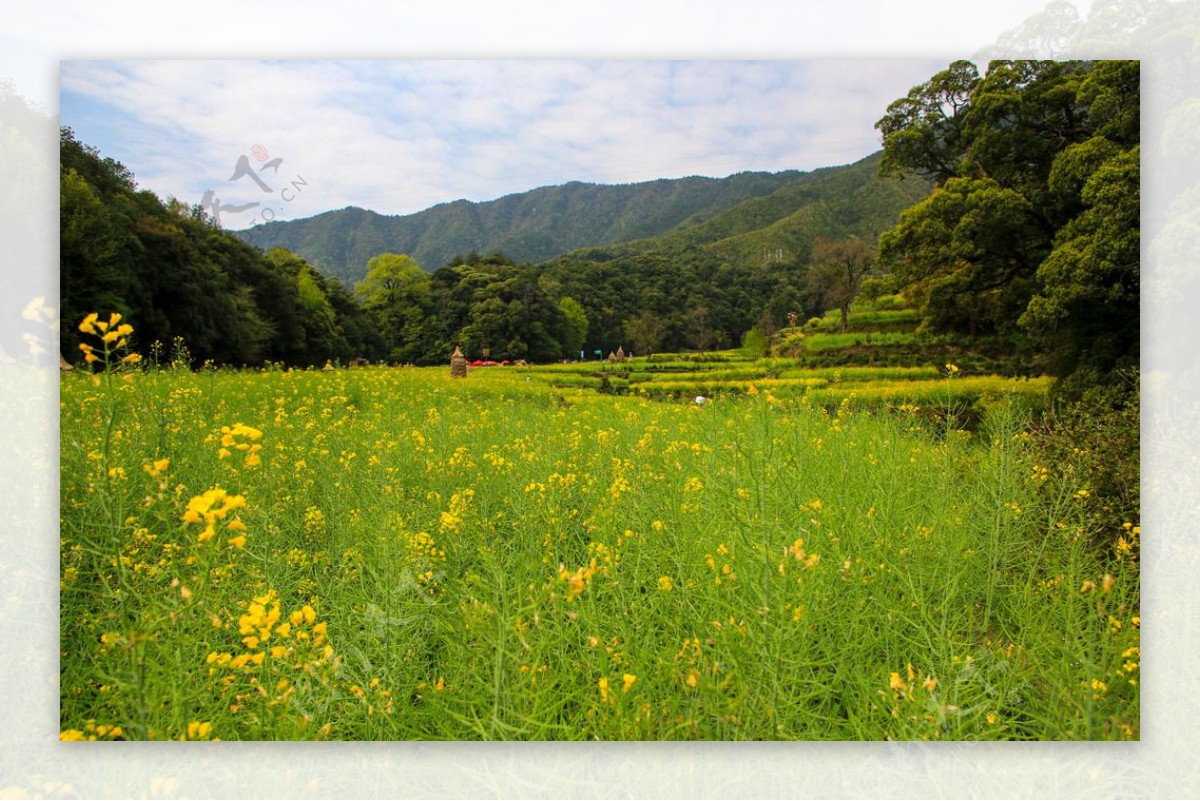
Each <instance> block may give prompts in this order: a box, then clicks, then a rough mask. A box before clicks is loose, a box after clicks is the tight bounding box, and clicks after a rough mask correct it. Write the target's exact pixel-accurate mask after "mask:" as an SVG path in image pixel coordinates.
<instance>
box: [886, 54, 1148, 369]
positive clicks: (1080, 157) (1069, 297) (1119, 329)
mask: <svg viewBox="0 0 1200 801" xmlns="http://www.w3.org/2000/svg"><path fill="white" fill-rule="evenodd" d="M1139 103H1140V101H1139V67H1138V64H1137V63H1136V62H1131V61H1100V62H1083V61H1065V62H1058V61H993V62H992V63H991V64H989V66H988V70H987V73H986V75H985V76H983V77H980V75H979V74H978V72H977V71H976V69H975V67H974V66H973V65H971V64H970V63H969V62H955V63H954V64H952V65H951V67H950V68H949V69H947V70H945V71H943V72H941V73H938V74H937V75H935V76H934V77H933V78H931V79H930V80H929V81H928V82H926V83H925V84H923V85H921V86H918V87H915V88H914V89H913V90H912V91H911V92H910V93H909V94H908V96H907V97H905V98H902V99H900V100H897V101H896V102H895V103H893V104H892V105H891V106H890V107H889V108H888V113H887V115H886V116H885V117H884V118H883V119H881V120H880V121H879V122H878V123H877V127H878V128H879V130H880V131H881V133H882V134H883V137H884V156H883V163H882V168H883V169H884V171H885V172H886V171H893V170H897V169H901V168H906V169H909V170H914V171H916V172H918V173H921V174H924V175H927V176H930V177H931V178H933V179H934V180H935V181H936V184H937V186H936V188H935V190H934V192H933V194H931V195H930V196H929V197H927V198H925V199H924V200H922V201H921V202H920V203H918V204H916V205H915V206H913V207H912V208H910V209H908V210H907V211H905V212H904V213H903V214H902V215H901V217H900V221H899V223H898V224H897V225H896V226H894V227H893V228H892V229H891V230H889V231H887V232H886V233H884V234H883V235H882V236H881V237H880V240H879V243H880V256H881V259H882V261H883V262H884V263H885V264H886V265H887V266H888V267H889V268H890V269H891V271H892V276H893V280H894V282H895V288H896V289H900V290H902V291H903V292H904V295H905V297H906V298H908V300H909V301H910V302H912V303H913V304H914V305H915V306H916V308H917V309H918V310H919V312H920V314H921V316H922V319H923V323H922V325H923V329H924V330H926V331H931V332H960V333H966V334H970V335H976V334H996V335H1000V336H1003V337H1005V338H1007V339H1009V340H1010V341H1011V342H1013V343H1014V345H1016V346H1018V347H1019V348H1021V349H1022V351H1023V354H1024V358H1025V361H1026V366H1027V368H1028V369H1031V370H1046V371H1049V372H1051V373H1053V374H1054V375H1057V376H1059V377H1067V376H1072V375H1074V378H1073V379H1072V380H1070V381H1068V382H1065V383H1064V385H1063V386H1064V388H1066V387H1072V386H1074V387H1078V388H1080V389H1083V388H1086V386H1087V385H1090V384H1092V383H1097V382H1099V383H1108V382H1111V381H1113V380H1116V379H1115V376H1116V374H1117V371H1119V370H1121V369H1125V368H1130V367H1135V366H1136V365H1137V360H1138V353H1139V352H1138V339H1139V318H1138V308H1139V291H1140V279H1139V273H1140V261H1139V244H1140V234H1139V228H1140V206H1139V193H1138V187H1139V175H1140V173H1139V163H1138V157H1139V144H1138V142H1139V133H1138V131H1139Z"/></svg>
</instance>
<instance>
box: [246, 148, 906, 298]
mask: <svg viewBox="0 0 1200 801" xmlns="http://www.w3.org/2000/svg"><path fill="white" fill-rule="evenodd" d="M878 161H879V154H878V153H876V154H873V155H871V156H868V157H867V158H865V159H862V160H860V161H858V162H855V163H854V164H850V165H845V166H842V167H828V168H823V169H820V170H814V171H812V172H802V171H799V170H787V171H783V172H776V173H768V172H741V173H737V174H734V175H730V176H728V177H726V178H705V177H698V176H693V177H688V178H677V179H659V180H655V181H645V182H641V183H632V184H617V185H606V184H590V183H582V182H579V181H572V182H569V183H566V184H562V185H557V186H545V187H540V188H538V189H532V190H529V191H527V192H520V193H517V194H512V195H506V196H504V197H501V198H498V199H496V200H491V201H486V202H472V201H467V200H456V201H453V202H450V203H443V204H439V205H437V206H433V207H431V208H428V209H425V210H424V211H420V212H417V213H414V214H407V215H384V214H379V213H377V212H373V211H369V210H367V209H362V208H357V207H348V208H344V209H340V210H337V211H329V212H325V213H323V214H318V215H316V216H313V217H308V218H305V219H301V220H291V221H276V222H270V223H266V224H264V225H260V226H256V227H254V228H251V229H248V230H246V231H241V232H238V233H239V235H240V236H241V237H242V238H243V239H244V240H245V241H246V242H249V243H250V244H253V245H257V246H259V247H261V248H263V249H264V250H269V249H270V248H272V247H283V248H286V249H288V250H290V251H292V252H294V253H296V254H298V255H300V256H302V257H303V258H304V259H306V260H307V261H308V262H309V263H311V264H312V265H314V266H315V267H316V268H317V269H319V270H320V271H321V272H322V273H324V274H326V275H332V276H337V277H339V278H341V279H342V280H343V281H344V282H345V283H346V285H347V286H350V287H353V285H354V284H356V283H357V282H358V281H359V280H361V279H362V277H363V276H364V275H365V274H366V264H367V261H368V260H369V259H370V258H371V257H373V256H375V255H378V254H379V253H385V252H391V253H406V254H408V255H410V256H412V257H413V258H414V259H416V260H417V262H418V263H419V264H420V265H421V266H422V267H423V268H424V269H425V270H427V271H429V272H432V271H434V270H436V269H438V268H439V267H441V266H443V265H445V264H447V263H448V262H450V261H451V260H453V259H454V258H455V257H456V256H466V255H468V254H470V253H472V252H474V253H480V254H486V253H496V252H500V253H503V254H504V255H505V256H507V257H508V258H510V259H512V260H513V261H516V262H530V263H541V262H544V261H547V260H549V259H552V258H555V257H558V256H561V255H563V254H566V253H569V252H571V251H578V250H581V249H587V248H613V249H616V250H627V248H633V249H634V250H645V249H646V248H647V247H648V246H651V244H650V243H654V245H653V246H652V247H653V249H658V245H663V246H667V247H671V246H672V245H674V246H687V245H689V244H691V245H705V246H713V247H721V248H727V249H729V250H730V252H731V253H732V254H737V255H739V256H741V255H744V254H745V253H748V252H753V251H754V250H755V249H757V248H760V246H763V244H764V243H767V244H769V245H771V246H774V243H778V242H780V241H783V242H786V243H791V244H799V245H801V246H803V247H807V245H806V242H807V240H808V239H811V235H812V233H811V231H810V230H809V229H810V228H813V225H802V226H799V228H797V227H796V226H787V225H786V218H787V217H788V216H789V215H792V214H797V213H799V214H800V215H801V216H806V217H812V216H813V214H814V213H815V210H816V209H817V208H818V206H819V207H820V209H821V212H820V213H819V214H817V217H818V218H819V219H817V220H816V221H815V223H814V224H815V225H816V226H817V227H819V228H822V230H820V231H818V233H825V234H826V235H833V234H835V233H836V231H835V230H824V229H838V228H842V227H845V226H844V225H842V222H843V221H844V219H848V218H850V217H857V216H861V215H860V212H858V211H855V210H854V208H849V207H847V205H846V204H847V202H849V201H851V200H852V199H854V198H855V197H856V196H857V198H858V201H857V202H858V203H859V204H860V205H862V204H863V203H864V202H865V205H866V206H867V207H874V206H877V205H879V204H878V203H875V202H873V201H871V196H873V195H877V194H879V193H884V194H894V193H895V192H896V191H897V190H894V189H886V188H881V187H884V181H883V179H880V178H878V177H877V175H876V172H877V165H878ZM891 183H894V182H891ZM864 186H870V187H871V189H870V190H869V191H868V192H867V193H866V196H865V197H864V195H863V192H864V189H863V188H864ZM924 191H928V190H927V188H926V189H925V190H924ZM901 194H902V195H904V196H905V197H908V196H910V195H911V194H912V192H911V186H910V187H909V188H908V189H907V190H904V191H902V192H901ZM909 202H911V201H909ZM814 203H816V204H817V205H814ZM883 205H884V206H886V207H887V212H886V213H888V214H890V215H894V214H895V213H896V209H897V208H898V207H897V206H896V204H894V203H885V204H883ZM836 209H842V211H841V212H838V211H836ZM831 215H832V216H831ZM781 224H783V225H784V226H785V227H786V228H788V230H789V232H790V233H789V234H788V235H787V236H784V237H783V238H782V239H781V238H780V237H779V236H765V237H764V236H761V235H759V234H756V233H755V232H756V231H757V230H758V229H761V228H765V227H770V226H777V227H778V226H779V225H781ZM869 227H872V228H874V227H876V226H869ZM792 229H795V230H792ZM796 231H799V232H800V233H799V234H797V233H796ZM664 237H665V239H664ZM797 237H799V240H800V241H798V242H791V240H794V239H797ZM739 238H740V239H739ZM720 241H724V244H714V243H717V242H720Z"/></svg>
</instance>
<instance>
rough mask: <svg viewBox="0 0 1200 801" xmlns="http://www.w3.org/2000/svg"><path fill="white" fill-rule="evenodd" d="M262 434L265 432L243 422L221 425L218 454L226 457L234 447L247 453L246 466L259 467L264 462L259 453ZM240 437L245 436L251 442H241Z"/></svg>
mask: <svg viewBox="0 0 1200 801" xmlns="http://www.w3.org/2000/svg"><path fill="white" fill-rule="evenodd" d="M262 435H263V433H262V432H261V431H259V430H258V429H257V428H251V427H250V426H248V425H244V424H242V423H235V424H234V425H232V426H221V449H220V450H219V451H217V455H218V456H220V457H221V458H222V459H225V458H227V457H229V456H230V455H232V453H233V452H232V451H230V450H229V449H230V448H233V449H234V450H238V451H242V452H243V453H245V454H246V467H257V466H258V465H259V464H261V463H262V457H260V456H259V455H258V452H259V451H261V450H262V445H259V444H258V440H260V439H262ZM239 437H244V438H245V439H248V440H250V442H239V441H238V438H239ZM251 443H253V444H251Z"/></svg>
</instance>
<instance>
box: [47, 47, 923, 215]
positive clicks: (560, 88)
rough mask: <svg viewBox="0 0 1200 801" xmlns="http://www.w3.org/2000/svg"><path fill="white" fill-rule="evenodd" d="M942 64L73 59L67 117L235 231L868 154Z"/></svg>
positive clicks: (65, 91) (67, 77)
mask: <svg viewBox="0 0 1200 801" xmlns="http://www.w3.org/2000/svg"><path fill="white" fill-rule="evenodd" d="M946 63H947V62H946V61H945V60H937V59H931V58H920V59H890V60H884V59H840V60H832V59H820V60H805V61H798V60H781V61H717V60H709V61H675V60H672V61H667V60H662V61H630V60H596V61H552V60H523V61H520V60H470V61H427V60H411V61H237V60H220V61H210V60H161V61H155V60H136V61H84V60H67V61H63V62H62V67H61V96H60V113H61V119H62V124H64V125H67V126H70V127H71V128H72V129H73V130H74V131H75V134H76V136H77V137H78V138H79V139H80V140H81V141H83V142H85V143H87V144H89V145H92V146H94V147H97V148H99V150H100V152H101V154H102V155H104V156H108V157H112V158H115V159H116V160H118V161H120V162H122V163H123V164H125V166H127V167H128V168H130V169H131V170H132V171H133V173H134V175H135V176H136V177H137V180H138V183H139V185H140V186H141V187H142V188H146V189H150V190H152V191H154V192H155V193H157V194H159V195H160V196H163V197H167V196H175V197H177V198H179V199H180V200H183V201H185V202H187V203H189V204H192V203H201V202H202V201H203V200H204V196H205V193H206V192H208V191H211V192H212V195H211V196H210V197H211V198H212V199H214V200H217V201H219V203H220V204H221V205H223V206H226V207H227V208H226V210H225V211H224V212H223V213H222V215H221V220H222V223H223V224H224V225H225V226H226V227H228V228H244V227H246V226H248V225H251V224H256V223H257V222H258V221H260V220H262V219H267V218H270V217H274V218H276V219H295V218H298V217H306V216H310V215H312V214H317V213H320V212H322V211H326V210H329V209H338V208H342V207H344V206H349V205H353V206H361V207H364V208H369V209H373V210H375V211H378V212H381V213H385V214H408V213H412V212H416V211H420V210H421V209H425V208H428V207H430V206H432V205H435V204H437V203H442V202H447V201H452V200H456V199H459V198H466V199H468V200H476V201H483V200H490V199H493V198H496V197H500V196H502V195H505V194H509V193H513V192H520V191H524V190H527V189H532V188H534V187H538V186H544V185H549V184H561V183H565V182H566V181H572V180H579V181H589V182H596V183H629V182H634V181H645V180H653V179H655V178H675V177H681V176H686V175H706V176H714V177H721V176H725V175H730V174H732V173H736V172H740V171H743V170H769V171H775V170H785V169H801V170H810V169H815V168H818V167H825V166H831V165H838V164H846V163H850V162H852V161H856V160H858V159H860V158H862V157H863V156H866V155H868V154H870V153H872V152H874V151H875V150H878V149H879V146H880V142H879V134H878V132H877V131H876V130H875V129H874V127H873V126H874V123H875V121H876V120H878V119H879V118H880V117H881V116H882V115H883V113H884V111H885V110H886V108H887V105H888V103H890V102H891V101H892V100H894V99H896V98H897V97H900V96H902V95H904V94H905V93H907V91H908V90H909V89H910V88H911V87H912V86H914V85H916V84H918V83H921V82H923V81H924V80H926V79H927V78H928V77H930V76H931V75H932V74H933V73H935V72H936V71H937V70H939V69H941V68H943V67H944V66H945V65H946ZM256 145H258V146H260V147H257V148H256V147H255V146H256ZM243 157H244V161H242V162H241V163H242V167H241V169H239V167H238V164H239V160H241V159H242V158H243ZM252 203H258V205H257V206H250V207H249V208H244V209H243V210H240V211H234V210H233V208H234V207H239V208H240V207H246V206H249V204H252Z"/></svg>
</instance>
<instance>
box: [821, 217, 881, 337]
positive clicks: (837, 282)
mask: <svg viewBox="0 0 1200 801" xmlns="http://www.w3.org/2000/svg"><path fill="white" fill-rule="evenodd" d="M874 266H875V253H874V250H873V249H872V248H871V247H870V246H869V245H868V244H867V243H866V242H865V241H864V240H863V239H862V238H861V237H857V236H855V237H850V238H849V239H842V240H837V241H834V240H830V239H827V238H825V237H823V236H818V237H817V238H816V240H815V241H814V242H813V249H812V265H811V267H810V268H809V281H810V282H812V283H814V284H815V285H816V286H817V287H819V289H820V291H821V294H822V296H823V297H824V299H825V301H826V302H827V303H828V304H830V305H832V306H836V307H837V308H838V309H839V310H840V311H841V313H842V331H843V332H845V331H848V330H850V304H851V303H852V302H853V301H854V298H855V296H856V295H857V294H858V290H859V287H860V286H862V282H863V279H864V278H866V276H867V274H868V273H869V272H870V271H871V269H872V268H873V267H874Z"/></svg>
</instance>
